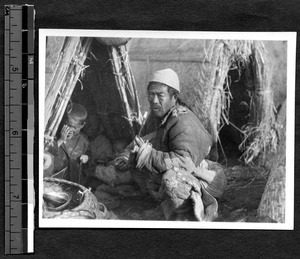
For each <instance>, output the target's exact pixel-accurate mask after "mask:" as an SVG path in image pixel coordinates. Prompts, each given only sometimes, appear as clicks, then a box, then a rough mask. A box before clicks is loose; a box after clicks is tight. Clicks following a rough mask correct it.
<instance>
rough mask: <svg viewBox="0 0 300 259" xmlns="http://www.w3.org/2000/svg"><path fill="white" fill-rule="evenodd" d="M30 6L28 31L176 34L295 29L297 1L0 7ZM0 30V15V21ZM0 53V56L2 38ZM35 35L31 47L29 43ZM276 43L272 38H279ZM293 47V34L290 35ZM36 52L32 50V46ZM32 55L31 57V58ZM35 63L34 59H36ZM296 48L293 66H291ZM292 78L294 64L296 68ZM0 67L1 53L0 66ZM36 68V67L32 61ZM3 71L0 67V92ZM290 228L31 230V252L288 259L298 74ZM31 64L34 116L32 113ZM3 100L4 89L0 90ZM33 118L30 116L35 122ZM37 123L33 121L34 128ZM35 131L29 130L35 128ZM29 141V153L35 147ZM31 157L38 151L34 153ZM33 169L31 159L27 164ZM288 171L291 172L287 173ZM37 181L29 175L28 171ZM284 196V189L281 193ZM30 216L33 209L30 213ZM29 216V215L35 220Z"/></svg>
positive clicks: (299, 22)
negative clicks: (31, 25)
mask: <svg viewBox="0 0 300 259" xmlns="http://www.w3.org/2000/svg"><path fill="white" fill-rule="evenodd" d="M12 3H13V4H26V3H27V4H33V5H34V6H35V10H36V20H35V26H36V29H37V30H38V29H39V28H62V29H116V30H117V29H123V30H180V31H274V32H275V31H298V32H299V31H300V2H299V1H296V0H294V1H288V0H281V1H276V0H268V1H262V0H249V1H241V0H227V1H222V0H210V1H209V0H181V1H170V0H169V1H167V0H164V1H162V0H156V1H146V0H126V1H120V0H119V1H117V0H111V1H107V0H105V1H104V0H102V1H100V0H99V1H95V0H92V1H86V0H81V1H78V0H73V1H72V0H69V1H62V0H61V1H53V0H49V1H27V2H26V1H17V0H16V1H13V2H12V1H6V2H3V3H2V4H1V6H0V7H1V9H2V14H3V5H4V4H12ZM0 19H1V26H2V28H4V16H3V15H1V18H0ZM0 31H1V32H0V33H1V49H0V53H4V49H3V48H4V47H3V43H4V35H3V31H4V30H0ZM37 34H38V33H36V43H37ZM279 40H280V39H279ZM297 43H298V44H297V46H298V45H299V43H300V42H299V36H298V37H297ZM36 46H37V45H36ZM36 54H37V52H36ZM35 60H36V61H37V55H36V59H35ZM299 60H300V59H299V47H297V61H299ZM297 63H298V64H297V71H296V72H299V62H297ZM2 64H4V60H3V55H2V54H1V60H0V65H1V66H2ZM36 64H37V62H36ZM3 74H4V69H3V68H1V79H0V81H1V86H2V85H3V84H2V82H3ZM296 77H297V78H296V117H295V118H296V139H295V157H296V159H295V230H294V231H270V230H268V231H262V230H260V231H259V230H180V229H172V230H171V229H151V230H146V229H39V228H38V227H37V220H36V230H35V248H34V249H35V253H34V254H33V255H28V256H30V257H37V258H40V257H43V258H52V257H57V258H68V257H72V258H92V257H98V258H106V257H110V258H128V257H130V258H155V257H168V258H169V257H176V258H179V257H196V258H199V257H205V258H211V257H213V258H217V257H222V258H240V257H247V258H248V257H250V258H257V257H263V258H268V257H269V258H271V257H277V258H278V257H279V258H296V257H298V258H299V256H300V252H299V248H298V247H299V243H300V234H299V219H300V217H299V189H300V188H299V187H298V184H299V175H298V172H297V171H298V170H297V169H298V168H299V143H298V140H299V130H298V129H299V119H298V115H299V87H297V83H298V82H299V73H297V76H296ZM37 82H38V76H37V66H36V80H35V83H36V91H35V94H36V95H35V96H36V100H35V108H36V109H35V111H36V113H37V109H38V105H37V103H38V100H37V96H38V90H37V89H38V86H37ZM0 97H1V100H0V103H3V102H4V87H1V94H0ZM36 118H37V117H36ZM0 119H1V123H0V124H1V135H0V137H1V138H0V141H1V142H0V143H1V148H0V150H1V156H0V164H1V168H0V172H3V174H2V175H3V176H1V178H0V179H1V185H0V202H1V206H0V230H3V231H1V232H2V233H0V237H1V239H0V240H1V242H0V257H2V256H3V257H4V137H2V136H3V132H4V107H3V106H2V109H1V111H0ZM37 122H38V120H37V119H36V121H35V123H36V126H37ZM36 133H37V128H36ZM37 137H38V136H37V135H36V143H35V148H37ZM35 152H36V154H38V150H37V149H36V151H35ZM35 165H37V156H36V158H35ZM287 173H292V172H287ZM35 174H36V175H37V170H36V172H35ZM287 191H292V190H287ZM36 212H37V211H36ZM36 216H37V214H36Z"/></svg>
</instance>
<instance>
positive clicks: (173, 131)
mask: <svg viewBox="0 0 300 259" xmlns="http://www.w3.org/2000/svg"><path fill="white" fill-rule="evenodd" d="M147 93H148V100H149V104H150V109H151V112H150V115H149V117H148V118H147V120H146V122H145V125H144V126H143V128H142V130H141V134H140V135H141V137H138V136H137V137H136V138H135V140H134V143H135V148H134V151H135V152H136V157H135V160H136V165H135V168H136V170H132V174H133V178H134V180H135V181H136V182H137V183H138V184H139V186H140V187H141V189H142V190H144V191H146V192H149V193H150V194H151V196H152V197H153V198H154V199H156V200H158V201H161V203H160V206H159V207H158V208H156V209H155V210H150V211H146V212H145V213H144V218H145V219H154V220H156V219H158V220H159V219H167V220H174V219H180V216H181V215H183V214H185V215H192V217H191V218H190V219H191V220H201V221H202V220H213V219H214V218H215V216H216V213H217V208H218V206H217V201H216V199H215V198H214V197H219V196H220V195H221V194H222V193H223V191H224V188H225V185H226V178H225V175H224V173H223V171H222V170H219V168H216V167H215V168H214V169H215V170H207V169H208V164H207V163H205V160H204V158H205V157H206V156H207V155H208V153H209V151H210V148H211V145H212V139H211V136H210V134H209V133H208V132H207V131H206V130H205V128H204V126H203V125H202V123H201V122H200V120H199V119H198V117H197V116H196V115H195V114H194V113H193V112H192V111H191V110H190V109H189V108H188V106H187V105H185V104H184V103H183V102H182V101H181V100H180V98H179V94H180V85H179V79H178V76H177V74H176V73H175V72H174V71H173V70H172V69H169V68H167V69H163V70H159V71H156V72H154V73H153V75H152V76H151V78H150V80H149V84H148V88H147ZM131 148H132V147H131ZM131 152H132V151H131ZM129 161H131V159H129V158H128V160H126V159H120V160H118V159H117V160H116V165H117V166H118V167H119V168H120V169H125V168H127V167H128V163H129ZM210 169H212V168H210ZM192 204H194V205H192Z"/></svg>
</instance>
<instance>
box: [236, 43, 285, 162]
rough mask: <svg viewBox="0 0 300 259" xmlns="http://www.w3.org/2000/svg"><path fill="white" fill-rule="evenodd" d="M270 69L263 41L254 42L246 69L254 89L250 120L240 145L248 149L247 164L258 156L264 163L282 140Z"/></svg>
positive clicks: (245, 158) (245, 154)
mask: <svg viewBox="0 0 300 259" xmlns="http://www.w3.org/2000/svg"><path fill="white" fill-rule="evenodd" d="M271 72H272V71H271V69H270V64H269V63H268V62H267V59H266V55H265V49H264V46H263V44H262V43H261V42H253V43H252V45H251V55H250V63H249V66H248V67H247V69H246V76H247V81H248V84H249V86H250V87H252V89H253V90H252V91H253V95H252V98H251V103H250V121H249V124H248V125H247V127H245V131H244V134H245V138H244V140H243V142H242V143H241V144H240V147H239V148H240V149H241V150H245V152H244V154H243V156H242V157H243V158H244V161H245V163H246V164H249V163H252V162H254V160H255V159H256V158H258V157H259V158H260V159H259V160H258V163H260V164H264V163H265V156H266V153H267V152H276V149H277V145H278V142H279V136H278V132H279V130H280V128H281V126H280V124H279V123H277V121H276V118H275V106H274V102H273V91H272V87H271V81H272V73H271Z"/></svg>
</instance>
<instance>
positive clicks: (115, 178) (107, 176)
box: [95, 139, 132, 186]
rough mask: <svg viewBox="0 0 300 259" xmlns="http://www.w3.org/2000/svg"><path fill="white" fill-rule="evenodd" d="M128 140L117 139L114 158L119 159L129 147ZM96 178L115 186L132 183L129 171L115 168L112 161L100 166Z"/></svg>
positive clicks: (96, 171)
mask: <svg viewBox="0 0 300 259" xmlns="http://www.w3.org/2000/svg"><path fill="white" fill-rule="evenodd" d="M127 144H128V143H127V141H126V139H117V140H115V141H114V144H113V158H116V157H119V156H120V154H122V152H124V149H125V148H126V146H127ZM95 176H96V177H97V178H98V179H99V180H101V181H102V182H104V183H106V184H108V185H111V186H114V185H119V184H129V183H131V182H132V178H131V174H130V172H129V171H123V172H122V171H119V170H117V169H116V168H115V166H114V161H113V160H111V161H110V162H109V163H108V164H106V165H103V164H102V165H101V164H100V165H98V166H97V167H96V170H95Z"/></svg>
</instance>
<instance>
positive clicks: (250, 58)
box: [193, 40, 280, 164]
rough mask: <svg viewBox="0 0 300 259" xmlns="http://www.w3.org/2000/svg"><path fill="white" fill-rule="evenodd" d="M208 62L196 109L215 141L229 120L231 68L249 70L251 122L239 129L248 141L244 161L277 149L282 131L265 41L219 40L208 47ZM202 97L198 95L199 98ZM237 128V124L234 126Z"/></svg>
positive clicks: (198, 93) (247, 72) (243, 145)
mask: <svg viewBox="0 0 300 259" xmlns="http://www.w3.org/2000/svg"><path fill="white" fill-rule="evenodd" d="M205 52H206V53H205V60H203V66H202V68H201V70H202V71H201V73H200V76H199V89H198V91H196V92H195V95H196V96H195V99H196V100H198V101H196V102H195V105H194V107H193V108H194V110H195V112H196V113H197V114H198V115H199V117H200V119H201V120H202V121H203V122H204V124H205V126H206V128H208V130H209V131H210V132H211V134H212V136H213V140H214V142H217V141H218V132H219V131H220V129H221V128H222V126H223V125H225V124H229V123H230V124H232V123H231V122H230V118H229V109H230V102H231V100H232V95H231V92H230V78H229V77H228V72H229V70H230V69H237V71H239V73H242V71H245V73H246V75H247V76H246V78H247V82H246V83H247V89H249V91H248V92H249V94H250V95H251V100H252V101H251V104H250V110H251V111H250V121H249V124H248V125H247V127H245V128H244V129H238V130H239V131H240V132H241V133H242V134H243V135H244V140H243V142H242V143H241V145H240V149H242V150H244V151H245V152H244V154H243V156H242V157H243V158H244V161H245V162H246V163H247V164H248V163H252V162H253V161H254V159H255V158H257V157H258V156H261V155H264V154H265V152H266V151H267V150H272V151H273V150H276V147H277V144H278V133H277V132H278V129H279V128H280V125H278V123H277V122H276V120H275V113H274V104H273V92H272V88H271V76H272V74H271V72H272V71H271V69H270V64H268V62H267V60H266V51H265V49H264V46H263V44H262V43H261V42H256V41H245V40H244V41H239V40H215V41H212V42H209V45H208V46H206V47H205ZM197 95H198V96H197ZM233 126H234V125H233Z"/></svg>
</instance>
